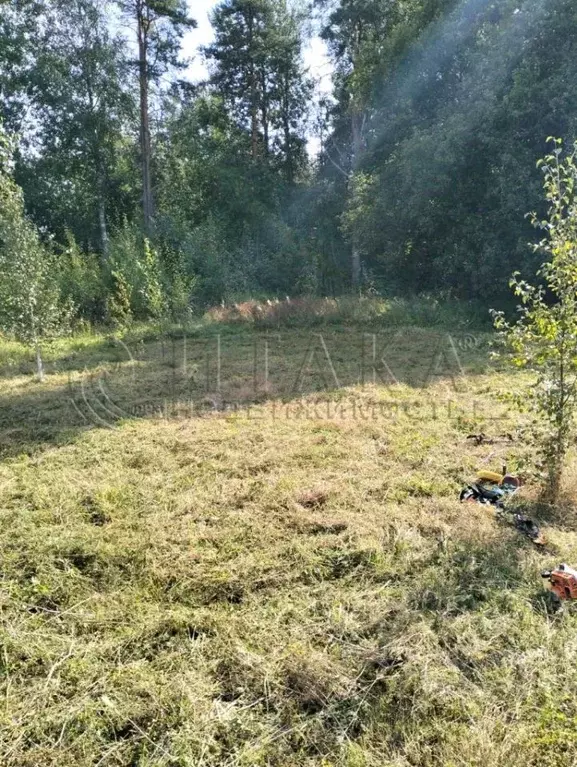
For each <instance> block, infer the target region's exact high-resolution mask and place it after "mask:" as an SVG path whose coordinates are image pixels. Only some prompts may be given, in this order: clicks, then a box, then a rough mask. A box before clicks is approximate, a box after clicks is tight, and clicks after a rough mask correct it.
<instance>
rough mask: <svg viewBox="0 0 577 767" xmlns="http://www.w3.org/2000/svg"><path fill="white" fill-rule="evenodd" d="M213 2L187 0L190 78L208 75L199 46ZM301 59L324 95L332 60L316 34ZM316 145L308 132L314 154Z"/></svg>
mask: <svg viewBox="0 0 577 767" xmlns="http://www.w3.org/2000/svg"><path fill="white" fill-rule="evenodd" d="M217 3H218V0H188V7H189V11H190V15H191V16H192V18H193V19H196V22H197V27H196V29H191V30H190V31H189V32H187V33H186V35H185V36H184V39H183V41H182V51H183V56H184V57H185V58H187V59H192V62H191V64H190V66H189V68H188V70H187V74H188V77H189V78H190V79H191V80H192V81H194V82H198V81H199V80H204V79H205V78H206V77H207V76H208V71H207V69H206V66H205V64H204V61H203V60H202V55H201V54H200V52H199V48H201V47H202V46H203V45H207V44H208V43H210V42H212V39H213V33H212V26H211V24H210V21H209V15H210V11H211V10H212V8H214V6H215V5H217ZM303 59H304V63H305V66H306V67H307V69H308V70H309V75H310V76H311V77H312V78H313V79H314V80H315V82H316V84H317V88H316V92H317V94H318V95H324V94H327V93H330V92H331V74H332V64H331V62H330V59H329V56H328V52H327V48H326V45H325V43H324V42H323V41H322V40H321V39H320V37H318V35H313V36H312V37H311V38H310V40H309V41H308V43H307V45H306V47H305V49H304V51H303ZM317 148H318V147H317V142H316V139H315V138H314V137H313V136H310V137H309V140H308V149H309V152H310V153H311V154H315V153H316V150H317Z"/></svg>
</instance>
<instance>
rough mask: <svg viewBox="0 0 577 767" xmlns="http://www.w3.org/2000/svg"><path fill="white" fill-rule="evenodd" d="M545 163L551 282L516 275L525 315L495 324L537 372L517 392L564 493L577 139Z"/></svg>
mask: <svg viewBox="0 0 577 767" xmlns="http://www.w3.org/2000/svg"><path fill="white" fill-rule="evenodd" d="M550 140H551V141H553V142H554V145H555V147H554V149H553V152H552V153H551V154H549V155H547V156H546V157H545V159H544V160H542V161H540V163H539V164H540V166H541V168H542V170H543V173H544V176H545V182H544V189H545V198H546V200H547V202H548V203H549V208H548V215H547V217H546V218H545V219H544V220H539V219H538V217H537V215H536V214H532V220H533V223H534V224H535V225H536V226H537V227H539V228H540V229H543V230H544V231H545V233H546V236H545V238H544V239H542V240H541V242H539V243H538V244H537V245H536V246H535V249H536V250H539V251H540V252H542V253H545V254H546V255H547V261H545V263H544V264H543V266H542V267H541V269H540V271H539V274H540V276H542V277H543V279H544V282H545V285H544V286H543V285H540V286H538V287H535V286H532V285H529V284H528V283H527V282H525V281H524V280H520V279H519V275H518V273H516V274H515V275H514V276H513V279H512V280H511V286H512V287H513V289H514V292H515V295H516V296H517V297H518V298H520V299H521V306H520V307H519V312H520V317H519V319H518V320H517V322H516V323H514V324H510V323H508V322H507V321H506V320H505V318H504V316H503V313H502V312H495V313H494V314H495V325H496V328H497V330H498V331H499V333H500V338H501V341H502V343H503V344H504V346H505V348H506V349H507V350H508V352H509V354H510V359H511V361H512V363H513V364H514V365H515V366H516V367H518V368H525V369H527V370H529V371H530V372H532V373H533V374H534V377H535V378H534V380H533V381H532V383H531V385H530V386H529V387H527V389H526V390H525V391H523V392H522V394H521V395H520V396H519V397H518V398H517V400H518V404H519V405H521V406H522V407H524V408H528V409H529V410H530V411H531V412H532V413H533V414H534V415H535V417H536V418H535V421H534V426H535V429H534V435H533V436H534V439H535V445H536V448H537V451H538V453H539V454H540V456H541V458H542V464H543V468H544V469H545V470H546V486H545V490H546V495H547V497H548V499H549V500H550V501H551V502H553V503H554V502H555V501H556V500H557V498H558V496H559V490H560V484H561V478H562V472H563V466H564V462H565V457H566V454H567V450H568V448H569V445H570V444H571V442H572V440H573V438H574V436H575V418H574V415H575V407H576V405H577V142H576V143H575V145H574V148H573V152H572V153H571V154H569V155H565V156H563V153H562V142H561V140H560V139H550Z"/></svg>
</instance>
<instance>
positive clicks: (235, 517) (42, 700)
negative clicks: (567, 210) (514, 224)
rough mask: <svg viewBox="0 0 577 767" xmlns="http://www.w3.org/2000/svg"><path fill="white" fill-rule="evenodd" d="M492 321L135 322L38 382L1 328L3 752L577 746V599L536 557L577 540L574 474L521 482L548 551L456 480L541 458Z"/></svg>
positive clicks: (62, 351)
mask: <svg viewBox="0 0 577 767" xmlns="http://www.w3.org/2000/svg"><path fill="white" fill-rule="evenodd" d="M488 345H489V336H488V335H486V334H483V333H481V334H479V333H474V332H471V331H470V330H463V329H457V330H454V329H449V330H447V329H446V328H442V327H428V328H423V327H421V328H419V327H405V328H404V327H402V326H387V325H384V324H383V325H374V326H371V325H370V324H365V325H351V324H349V325H347V326H341V325H338V324H333V325H330V326H327V327H324V326H322V325H319V326H317V327H315V328H314V333H312V332H310V331H308V330H306V329H305V328H303V327H294V328H284V329H283V328H281V327H278V328H258V327H257V328H253V327H245V326H243V325H221V324H219V323H218V322H213V323H210V324H199V325H197V326H195V327H193V328H190V329H188V330H187V331H186V333H185V332H183V331H178V330H176V329H170V332H166V333H164V334H163V335H162V337H159V335H158V331H157V330H151V329H145V328H141V329H140V330H139V331H138V332H137V331H133V332H131V333H129V334H128V335H126V336H125V337H123V338H105V337H104V336H99V335H92V336H84V337H78V338H76V339H73V340H70V341H66V342H60V343H59V345H57V346H55V347H54V348H53V349H52V351H51V352H50V354H49V360H48V362H47V369H48V376H47V379H46V381H45V382H44V383H43V384H40V383H38V382H37V381H36V380H34V378H33V376H32V375H31V372H32V370H33V366H32V363H31V361H30V359H29V357H28V355H27V353H26V352H25V351H24V350H22V349H21V348H20V347H18V346H16V345H11V344H8V343H7V342H6V343H4V344H3V346H2V349H1V350H0V373H1V375H2V378H1V382H0V393H1V394H2V406H1V411H0V429H1V443H0V446H1V449H2V461H1V463H0V485H1V515H2V524H1V526H0V546H1V575H2V580H1V582H0V599H1V607H2V624H1V631H2V636H1V647H0V670H1V679H2V691H1V692H2V703H1V705H2V715H1V722H0V725H1V730H0V764H2V765H3V767H24V766H26V767H52V766H53V767H72V766H73V765H74V766H75V767H76V766H77V765H78V766H79V767H80V766H83V767H84V766H86V767H87V766H88V765H91V766H92V767H96V765H102V766H106V767H108V766H110V767H112V766H113V765H123V766H126V767H128V766H129V765H131V766H136V765H138V766H139V767H152V766H153V765H154V766H155V767H176V766H177V765H178V766H182V767H184V766H185V765H186V766H187V767H209V766H211V767H212V766H216V765H222V766H223V767H225V766H226V767H233V766H237V765H238V766H239V767H241V766H243V767H248V766H251V765H262V766H263V767H264V766H265V765H267V766H270V767H273V766H274V767H281V766H282V767H305V766H306V767H313V766H314V767H408V766H409V765H410V766H411V767H433V766H435V767H437V766H438V767H441V766H442V767H465V766H469V765H478V766H479V767H518V765H520V764H523V765H529V766H534V767H548V766H549V765H550V766H551V767H553V765H555V766H556V767H564V766H566V767H570V766H571V765H574V764H576V763H577V708H576V702H577V631H576V628H577V619H576V616H575V612H574V610H573V609H572V608H571V606H568V608H567V609H566V610H565V611H564V612H562V613H557V614H551V613H550V612H548V610H547V608H546V602H545V600H544V598H543V593H544V592H543V586H542V582H541V578H540V571H541V570H542V569H544V568H546V567H548V566H551V565H554V564H556V563H557V562H559V561H567V562H568V563H570V564H577V532H575V531H577V524H576V521H575V520H576V517H575V513H574V509H573V505H572V500H571V498H572V493H571V487H570V486H568V487H567V490H566V499H565V501H564V504H563V507H562V508H560V509H549V508H545V507H542V506H539V505H538V504H537V503H536V502H535V501H534V500H533V499H534V497H535V490H534V488H533V487H532V485H531V482H529V484H528V486H527V487H526V488H525V489H524V491H523V492H522V494H521V496H520V497H519V500H518V503H519V504H520V505H522V506H523V507H524V508H525V509H529V510H530V513H531V514H532V515H533V516H535V518H537V519H539V521H540V522H541V523H542V524H543V529H544V531H545V533H546V536H547V539H548V544H547V547H546V548H545V550H544V551H540V550H537V549H536V548H535V547H534V546H533V545H532V544H531V543H530V541H528V540H527V539H526V538H524V537H522V536H521V535H520V534H519V533H518V532H517V531H515V530H514V529H513V528H512V527H511V526H510V525H508V524H507V523H506V522H504V521H502V520H498V519H496V517H495V514H494V513H493V511H492V510H491V509H488V508H485V507H481V506H476V505H472V504H466V505H461V504H459V502H458V500H457V497H458V493H459V490H460V488H461V486H462V485H463V483H465V482H466V481H467V480H470V479H472V478H474V475H475V470H476V469H477V468H478V467H481V466H482V467H483V468H491V469H496V470H499V469H500V468H501V466H502V464H503V463H507V464H508V466H509V468H510V469H511V470H517V469H523V467H524V466H525V464H526V461H527V450H526V448H525V446H524V444H523V440H522V429H521V427H522V424H520V423H519V421H518V417H517V416H516V415H515V414H514V413H510V412H508V411H507V410H506V408H505V406H504V405H502V404H500V403H499V402H497V401H496V399H495V396H494V392H495V390H496V389H499V388H503V387H513V386H517V385H518V384H519V381H515V380H513V378H507V377H506V376H505V375H504V374H503V373H501V372H499V371H498V370H495V369H494V368H492V367H491V364H490V362H489V353H488V352H489V350H488ZM383 359H384V362H383V361H382V360H383ZM479 431H484V432H486V433H487V434H488V435H490V436H493V437H499V436H500V435H502V434H505V433H510V434H511V435H512V437H513V439H512V440H509V439H507V440H503V441H498V442H497V443H496V444H491V445H488V444H481V445H478V446H475V445H474V444H472V441H471V440H467V436H468V435H469V434H470V433H472V432H479ZM571 476H572V475H570V476H569V480H570V482H569V485H570V484H571Z"/></svg>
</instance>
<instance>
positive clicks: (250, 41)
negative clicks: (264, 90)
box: [248, 12, 258, 160]
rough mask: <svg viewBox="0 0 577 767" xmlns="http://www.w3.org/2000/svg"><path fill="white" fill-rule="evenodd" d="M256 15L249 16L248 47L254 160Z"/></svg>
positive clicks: (255, 131) (256, 134)
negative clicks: (254, 40)
mask: <svg viewBox="0 0 577 767" xmlns="http://www.w3.org/2000/svg"><path fill="white" fill-rule="evenodd" d="M253 39H254V15H253V13H252V12H250V16H249V18H248V48H249V52H250V53H249V55H250V147H251V155H252V158H253V160H254V159H255V158H256V156H257V154H258V94H257V82H256V77H257V74H256V68H255V62H254V46H253Z"/></svg>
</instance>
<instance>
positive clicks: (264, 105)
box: [260, 69, 268, 157]
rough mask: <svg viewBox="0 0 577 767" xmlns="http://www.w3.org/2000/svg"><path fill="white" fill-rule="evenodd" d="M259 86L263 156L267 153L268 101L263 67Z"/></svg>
mask: <svg viewBox="0 0 577 767" xmlns="http://www.w3.org/2000/svg"><path fill="white" fill-rule="evenodd" d="M260 81H261V88H262V99H261V110H260V113H261V120H262V131H263V151H264V155H265V157H266V156H267V155H268V102H267V92H266V71H265V70H264V69H263V70H262V72H261V78H260Z"/></svg>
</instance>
